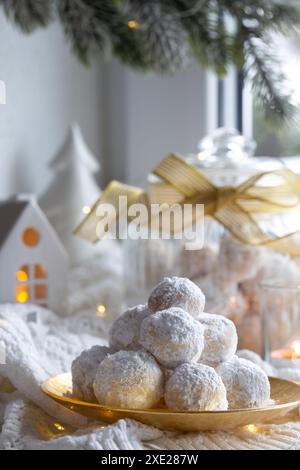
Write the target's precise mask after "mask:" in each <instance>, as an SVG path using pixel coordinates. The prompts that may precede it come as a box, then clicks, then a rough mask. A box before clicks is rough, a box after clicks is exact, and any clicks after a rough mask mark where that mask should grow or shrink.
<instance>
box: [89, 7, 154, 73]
mask: <svg viewBox="0 0 300 470" xmlns="http://www.w3.org/2000/svg"><path fill="white" fill-rule="evenodd" d="M85 3H87V4H88V5H93V7H94V9H95V17H96V19H97V20H98V21H99V23H100V24H102V25H103V27H106V28H107V30H108V33H109V37H110V40H111V43H112V47H113V52H114V54H115V55H116V56H117V57H118V58H119V59H120V60H122V61H123V62H124V63H125V64H128V65H130V66H131V67H134V68H137V69H140V70H142V69H146V68H147V64H146V61H145V58H144V56H143V51H142V48H141V45H140V42H139V33H138V30H136V29H134V28H131V27H130V23H129V21H130V19H131V18H130V17H129V16H128V14H126V12H125V11H124V5H123V2H121V3H120V2H119V1H112V0H85Z"/></svg>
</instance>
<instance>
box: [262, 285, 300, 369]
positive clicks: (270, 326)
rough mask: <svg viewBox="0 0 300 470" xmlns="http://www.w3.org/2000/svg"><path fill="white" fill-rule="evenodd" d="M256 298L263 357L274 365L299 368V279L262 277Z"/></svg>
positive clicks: (281, 367)
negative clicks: (260, 312)
mask: <svg viewBox="0 0 300 470" xmlns="http://www.w3.org/2000/svg"><path fill="white" fill-rule="evenodd" d="M299 280H300V279H299ZM260 301H261V309H262V332H263V338H264V351H263V353H264V358H265V360H266V361H268V362H270V363H271V364H272V365H273V366H275V367H276V368H277V369H278V368H280V369H286V370H290V369H298V370H299V371H300V285H299V282H289V281H286V280H284V279H279V280H278V279H276V278H275V279H274V278H271V279H268V280H265V281H264V282H263V283H262V284H261V285H260ZM287 378H289V377H287Z"/></svg>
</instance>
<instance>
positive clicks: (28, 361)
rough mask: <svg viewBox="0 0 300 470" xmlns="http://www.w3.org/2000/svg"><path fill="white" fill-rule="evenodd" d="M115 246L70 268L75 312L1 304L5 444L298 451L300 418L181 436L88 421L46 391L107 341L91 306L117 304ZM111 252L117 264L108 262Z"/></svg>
mask: <svg viewBox="0 0 300 470" xmlns="http://www.w3.org/2000/svg"><path fill="white" fill-rule="evenodd" d="M111 248H112V249H108V250H107V251H106V252H105V253H104V255H103V258H101V257H100V258H98V260H97V262H96V261H94V262H93V263H88V264H87V265H86V266H81V267H80V268H79V269H77V270H75V271H73V273H72V275H71V278H70V294H69V313H70V314H71V313H72V315H69V316H67V317H66V316H65V317H62V316H58V315H56V314H54V313H52V312H51V311H49V310H44V309H42V308H39V307H37V306H35V305H14V304H5V305H0V390H1V389H2V390H5V389H6V387H7V382H8V381H9V382H10V383H11V384H13V386H14V387H15V389H16V391H14V392H10V393H9V392H8V391H7V392H2V393H0V429H1V427H2V432H1V434H0V449H42V450H44V449H95V450H96V449H97V450H101V449H109V450H114V449H119V450H124V449H184V450H187V449H192V450H193V449H201V450H202V449H203V450H205V449H300V420H299V421H298V416H296V417H295V416H294V417H291V418H290V420H289V421H288V422H285V423H284V424H276V425H275V424H274V425H264V426H259V427H255V428H243V429H238V430H235V431H233V432H202V433H184V434H182V433H178V432H163V431H160V430H158V429H155V428H152V427H149V426H145V425H142V424H140V423H138V422H134V421H131V420H122V421H119V422H118V423H116V424H114V425H111V426H106V425H104V424H101V423H100V424H99V423H91V422H88V421H87V419H86V418H84V417H82V416H79V415H77V414H75V413H73V412H71V411H69V410H66V409H65V408H63V407H62V406H60V405H59V404H57V403H55V402H54V401H53V400H51V399H50V398H48V397H46V396H45V395H44V394H43V393H42V392H41V390H40V384H41V382H43V381H44V380H45V379H46V378H48V377H49V376H53V375H56V374H59V373H63V372H67V371H69V370H70V365H71V361H72V360H73V358H74V357H75V356H76V355H78V354H79V353H80V352H81V351H82V350H83V349H84V348H87V347H90V346H91V345H93V344H96V343H97V344H99V343H100V344H105V343H106V338H107V330H108V326H109V325H108V322H107V321H106V320H105V319H100V318H99V317H97V316H96V314H95V311H94V305H95V298H98V299H101V302H102V301H103V302H104V300H103V299H105V304H106V305H107V306H108V308H109V312H114V311H116V310H117V309H118V308H120V305H118V302H120V299H121V294H122V293H121V291H120V290H119V291H118V290H117V287H116V286H121V284H122V283H121V270H120V269H117V268H116V266H115V265H116V264H117V265H119V266H120V265H121V263H120V259H118V256H119V255H118V254H116V250H115V247H111ZM112 251H113V252H114V253H113V254H111V253H112ZM106 256H110V257H111V259H113V264H114V266H113V265H111V263H110V262H106V264H105V262H104V259H105V257H106ZM97 263H98V264H97ZM74 289H75V291H76V295H75V294H74ZM118 289H120V287H119V288H118ZM92 305H93V308H92ZM79 311H80V312H81V313H78V312H79ZM253 430H255V431H256V432H253ZM257 431H258V432H257Z"/></svg>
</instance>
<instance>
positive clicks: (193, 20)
mask: <svg viewBox="0 0 300 470" xmlns="http://www.w3.org/2000/svg"><path fill="white" fill-rule="evenodd" d="M174 3H175V5H176V8H177V10H178V12H179V15H180V18H181V22H182V25H183V27H184V28H185V29H186V31H187V33H188V34H189V37H190V41H191V45H192V48H193V51H194V54H195V56H196V58H197V59H198V60H199V62H200V63H201V64H202V65H203V66H204V67H210V68H212V69H214V70H215V72H216V73H217V74H218V75H225V74H226V72H227V66H228V51H229V36H228V34H227V32H226V30H225V26H224V18H223V10H222V8H221V7H220V6H219V5H218V2H217V1H210V2H202V4H201V3H199V6H201V5H202V6H201V8H198V9H197V10H196V11H195V13H194V14H192V15H189V14H187V12H189V11H192V9H193V6H195V1H194V0H175V2H174Z"/></svg>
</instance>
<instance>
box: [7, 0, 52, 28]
mask: <svg viewBox="0 0 300 470" xmlns="http://www.w3.org/2000/svg"><path fill="white" fill-rule="evenodd" d="M0 5H2V7H3V9H4V12H5V14H6V16H7V17H8V19H10V20H12V21H13V22H14V23H15V24H16V25H17V26H19V28H21V30H22V31H23V32H25V33H30V32H31V31H33V30H34V29H35V28H37V27H39V26H42V27H44V26H46V25H47V24H48V23H49V22H50V21H51V20H52V13H53V8H52V7H53V5H52V0H0Z"/></svg>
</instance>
